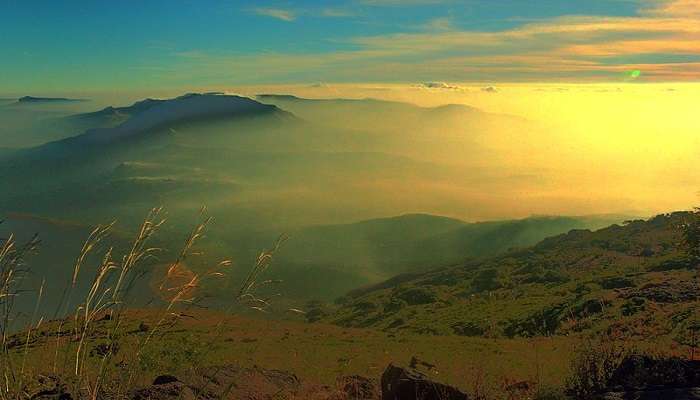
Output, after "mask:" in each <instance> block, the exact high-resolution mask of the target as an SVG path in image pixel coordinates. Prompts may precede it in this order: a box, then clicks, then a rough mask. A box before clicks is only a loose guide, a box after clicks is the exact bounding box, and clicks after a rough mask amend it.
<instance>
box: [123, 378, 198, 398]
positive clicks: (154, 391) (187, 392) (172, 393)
mask: <svg viewBox="0 0 700 400" xmlns="http://www.w3.org/2000/svg"><path fill="white" fill-rule="evenodd" d="M195 398H196V397H195V395H194V393H193V392H192V389H190V388H189V387H188V386H187V385H185V384H184V383H182V382H169V383H163V384H159V385H151V386H148V387H145V388H142V389H138V390H135V391H134V392H133V393H132V395H131V399H132V400H170V399H173V400H175V399H177V400H194V399H195Z"/></svg>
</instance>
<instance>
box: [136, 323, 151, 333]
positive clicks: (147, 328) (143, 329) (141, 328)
mask: <svg viewBox="0 0 700 400" xmlns="http://www.w3.org/2000/svg"><path fill="white" fill-rule="evenodd" d="M150 330H151V327H150V326H148V324H146V323H144V322H141V323H140V324H139V332H148V331H150Z"/></svg>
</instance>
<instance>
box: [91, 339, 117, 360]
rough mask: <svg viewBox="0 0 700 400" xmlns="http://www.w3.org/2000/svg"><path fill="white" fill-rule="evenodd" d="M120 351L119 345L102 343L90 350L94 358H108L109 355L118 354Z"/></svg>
mask: <svg viewBox="0 0 700 400" xmlns="http://www.w3.org/2000/svg"><path fill="white" fill-rule="evenodd" d="M118 351H119V343H117V342H114V343H100V344H98V345H96V346H95V347H93V348H92V350H90V356H92V357H106V356H107V355H109V354H117V352H118Z"/></svg>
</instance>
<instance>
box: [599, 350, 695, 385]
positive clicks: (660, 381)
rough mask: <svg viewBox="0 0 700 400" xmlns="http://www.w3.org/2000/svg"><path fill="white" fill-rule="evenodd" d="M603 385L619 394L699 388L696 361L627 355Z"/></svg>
mask: <svg viewBox="0 0 700 400" xmlns="http://www.w3.org/2000/svg"><path fill="white" fill-rule="evenodd" d="M607 386H608V387H610V388H615V389H621V390H622V391H633V390H646V389H678V388H688V387H700V361H690V360H683V359H680V358H676V357H672V358H654V357H649V356H642V355H632V356H628V357H626V358H625V359H624V360H622V362H621V363H620V366H619V367H617V369H616V370H615V372H614V373H613V375H612V377H611V378H610V380H609V381H608V385H607Z"/></svg>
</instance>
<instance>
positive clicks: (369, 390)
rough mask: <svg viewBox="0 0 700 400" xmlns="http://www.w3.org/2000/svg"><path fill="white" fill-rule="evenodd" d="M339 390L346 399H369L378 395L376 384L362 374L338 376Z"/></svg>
mask: <svg viewBox="0 0 700 400" xmlns="http://www.w3.org/2000/svg"><path fill="white" fill-rule="evenodd" d="M337 384H338V387H339V388H340V391H341V392H343V394H345V397H344V398H345V399H348V400H370V399H376V398H378V397H379V393H378V390H377V385H376V384H375V383H374V381H372V380H371V379H369V378H365V377H364V376H359V375H352V376H343V377H340V378H338V381H337Z"/></svg>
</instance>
